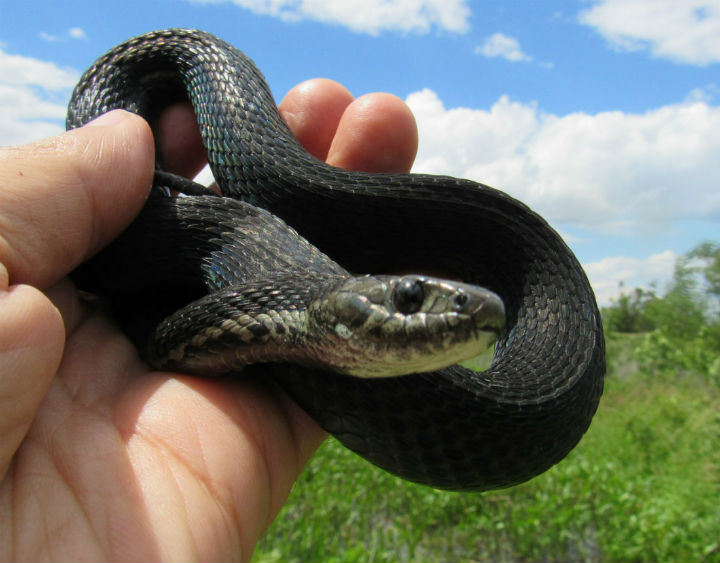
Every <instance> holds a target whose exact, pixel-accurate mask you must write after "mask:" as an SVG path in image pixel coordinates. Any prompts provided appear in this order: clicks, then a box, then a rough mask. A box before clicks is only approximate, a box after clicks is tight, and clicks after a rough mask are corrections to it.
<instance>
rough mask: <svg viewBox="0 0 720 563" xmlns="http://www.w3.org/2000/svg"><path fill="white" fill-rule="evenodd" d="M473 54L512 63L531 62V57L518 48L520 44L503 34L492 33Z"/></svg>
mask: <svg viewBox="0 0 720 563" xmlns="http://www.w3.org/2000/svg"><path fill="white" fill-rule="evenodd" d="M475 53H477V54H479V55H482V56H483V57H487V58H489V59H492V58H496V57H501V58H503V59H506V60H508V61H512V62H514V63H517V62H529V61H531V60H532V57H531V56H529V55H527V54H526V53H524V52H523V50H522V49H521V48H520V42H519V41H518V40H517V39H515V38H514V37H509V36H507V35H505V34H504V33H494V34H493V35H491V36H489V37H487V38H486V39H485V41H484V42H483V44H482V45H480V46H479V47H476V48H475Z"/></svg>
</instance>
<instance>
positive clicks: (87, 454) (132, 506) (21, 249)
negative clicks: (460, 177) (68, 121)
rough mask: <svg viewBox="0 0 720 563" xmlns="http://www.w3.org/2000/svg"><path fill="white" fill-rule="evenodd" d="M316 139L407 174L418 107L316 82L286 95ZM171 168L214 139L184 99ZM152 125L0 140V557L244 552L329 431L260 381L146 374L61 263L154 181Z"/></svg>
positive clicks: (118, 121) (87, 247)
mask: <svg viewBox="0 0 720 563" xmlns="http://www.w3.org/2000/svg"><path fill="white" fill-rule="evenodd" d="M280 108H281V112H282V113H283V116H284V118H285V120H286V121H287V122H288V124H289V125H290V127H291V129H292V130H293V132H294V134H295V135H296V136H297V137H298V138H299V139H300V140H301V141H302V143H303V144H304V145H305V146H307V147H308V149H309V150H310V151H311V152H312V153H313V154H315V155H316V156H318V157H320V158H324V159H326V160H327V161H328V162H329V163H331V164H334V165H336V166H342V167H345V168H351V169H363V170H373V171H388V172H405V171H408V170H409V168H410V166H411V164H412V161H413V159H414V156H415V151H416V148H417V130H416V127H415V121H414V119H413V117H412V114H411V113H410V111H409V109H408V108H407V106H405V104H404V103H403V102H402V101H401V100H400V99H398V98H396V97H393V96H389V95H387V94H370V95H367V96H363V97H360V98H358V99H356V100H353V98H352V96H351V94H350V93H349V92H348V91H347V90H346V89H345V88H343V87H342V86H340V85H339V84H336V83H334V82H331V81H328V80H312V81H309V82H305V83H303V84H300V85H299V86H297V87H296V88H294V89H293V90H292V91H291V92H290V93H288V95H287V96H286V98H285V100H284V101H283V102H282V104H281V105H280ZM157 135H158V144H159V146H160V152H161V153H162V159H163V163H164V165H165V167H166V168H167V169H169V170H171V171H173V172H176V173H180V174H183V175H186V176H191V175H192V174H193V173H194V172H196V171H197V170H199V169H200V167H202V165H203V164H204V152H203V150H202V146H201V144H200V140H199V134H198V132H197V127H196V126H195V124H194V117H193V115H192V111H191V110H190V109H189V108H188V107H186V106H175V107H173V108H170V109H169V110H167V111H166V112H165V113H164V115H163V116H162V119H161V120H160V124H159V127H158V131H157ZM153 161H154V148H153V139H152V134H151V132H150V130H149V127H148V125H147V124H146V123H145V122H144V121H143V120H142V119H140V118H139V117H137V116H134V115H131V114H129V113H126V112H123V111H115V112H111V113H110V114H107V115H106V116H103V117H101V118H99V119H98V120H96V121H95V122H94V123H93V124H92V125H90V126H86V127H83V128H81V129H78V130H75V131H71V132H68V133H64V134H63V135H60V136H58V137H55V138H52V139H46V140H43V141H39V142H37V143H33V144H31V145H27V146H23V147H16V148H0V436H2V437H3V439H2V440H1V441H0V471H1V472H2V482H0V515H1V518H2V521H1V522H0V558H2V559H3V560H9V559H24V560H28V559H31V560H79V559H86V560H87V559H92V560H125V561H130V560H137V559H143V560H161V559H162V560H164V559H183V560H188V559H201V560H219V559H223V560H230V559H232V560H247V559H249V558H250V557H251V555H252V551H253V549H254V546H255V544H256V542H257V541H258V539H259V537H260V536H261V535H262V533H263V532H264V531H265V530H266V529H267V527H268V526H269V524H270V523H271V522H272V520H273V518H274V517H275V515H276V514H277V512H278V511H279V510H280V508H281V507H282V505H283V503H284V502H285V500H286V499H287V496H288V494H289V491H290V488H291V486H292V484H293V482H294V481H295V479H296V478H297V477H298V474H299V473H300V471H301V470H302V468H303V466H304V464H305V462H306V461H307V459H308V458H309V457H310V456H311V455H312V453H313V452H314V451H315V449H316V448H317V446H318V445H319V444H320V442H321V441H322V440H323V439H324V437H325V435H324V433H323V431H322V430H321V429H320V428H319V427H318V426H317V425H316V424H315V423H314V422H313V421H312V420H310V419H309V418H308V417H307V416H306V415H305V414H304V413H303V412H302V411H301V410H300V409H299V408H298V407H297V406H296V405H295V404H294V403H293V402H292V401H291V400H290V399H289V398H287V397H286V396H285V395H284V394H283V392H282V391H280V390H279V389H277V388H275V387H273V386H271V385H269V384H267V383H258V382H254V381H245V380H242V379H237V380H233V381H230V380H215V379H202V378H196V377H188V376H183V375H180V374H174V373H164V372H156V371H152V370H151V369H150V368H149V367H148V366H147V365H145V364H144V363H143V362H141V361H140V359H139V358H138V356H137V353H136V350H135V349H134V348H133V347H132V345H131V344H130V343H129V342H128V340H127V339H126V338H125V337H124V336H123V335H122V333H120V332H119V331H118V330H117V328H116V327H115V326H114V325H113V323H112V320H111V319H109V318H107V317H106V316H104V315H103V314H102V313H100V312H99V311H97V310H90V309H86V308H85V307H84V306H83V305H82V304H81V303H80V301H79V300H78V296H77V293H76V291H75V288H74V286H73V285H72V283H71V282H70V281H69V280H68V279H67V278H66V275H67V274H68V272H70V271H71V270H72V269H73V268H74V267H75V266H76V265H78V264H79V263H81V262H82V261H83V260H85V259H86V258H88V257H89V256H91V255H92V254H93V253H95V252H97V251H98V250H99V249H100V248H102V247H103V246H104V245H106V244H107V243H108V242H109V241H110V240H112V239H113V238H114V237H115V236H117V235H118V234H119V233H120V232H121V231H122V229H123V228H124V227H125V226H127V225H128V224H129V223H130V222H131V221H132V219H133V218H134V216H135V215H136V214H137V213H138V212H139V210H140V208H141V207H142V205H143V203H144V200H145V198H146V196H147V194H148V192H149V190H150V184H151V178H152V168H153Z"/></svg>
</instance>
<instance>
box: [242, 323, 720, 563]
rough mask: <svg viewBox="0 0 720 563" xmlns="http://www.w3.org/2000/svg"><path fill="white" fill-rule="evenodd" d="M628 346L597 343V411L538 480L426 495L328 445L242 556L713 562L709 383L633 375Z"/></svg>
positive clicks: (718, 460)
mask: <svg viewBox="0 0 720 563" xmlns="http://www.w3.org/2000/svg"><path fill="white" fill-rule="evenodd" d="M633 340H634V337H633V335H625V336H611V337H610V338H609V339H608V364H609V366H608V367H609V371H608V376H607V380H606V390H605V394H604V396H603V399H602V401H601V404H600V408H599V411H598V414H597V416H596V418H595V419H594V421H593V423H592V426H591V428H590V430H589V432H588V433H587V435H586V436H585V437H584V439H583V440H582V442H581V443H580V445H579V446H578V447H577V448H576V449H575V451H573V452H572V453H571V454H570V455H569V456H568V458H567V459H565V460H564V461H563V462H561V463H560V464H558V465H557V466H556V467H554V468H552V469H551V470H550V471H548V472H546V473H545V474H543V475H541V476H539V477H537V478H535V479H533V480H532V481H530V482H528V483H525V484H523V485H520V486H517V487H513V488H511V489H506V490H501V491H493V492H488V493H478V494H474V493H473V494H459V493H449V492H443V491H435V490H433V489H430V488H428V487H424V486H419V485H413V484H410V483H406V482H404V481H401V480H399V479H397V478H395V477H392V476H390V475H388V474H386V473H384V472H383V471H380V470H379V469H377V468H375V467H374V466H372V465H370V464H369V463H367V462H365V461H364V460H362V459H361V458H359V457H357V456H355V455H354V454H352V453H350V452H349V451H347V450H345V449H344V448H343V447H342V446H340V445H339V444H338V443H337V442H335V441H333V440H328V441H327V442H326V443H325V444H324V445H323V447H322V448H321V449H320V451H319V452H318V453H317V455H315V457H314V458H313V459H312V460H311V461H310V463H309V465H308V467H307V468H306V470H305V472H304V473H303V475H302V476H301V478H300V480H299V482H298V483H297V484H296V486H295V488H294V490H293V493H292V495H291V498H290V501H289V503H288V504H287V505H286V507H285V508H284V509H283V511H282V512H281V513H280V515H279V516H278V518H277V520H276V521H275V523H274V524H273V525H272V526H271V528H270V529H269V530H268V532H267V534H266V536H265V538H264V540H263V541H262V542H261V543H260V544H259V545H258V547H257V549H256V553H255V556H254V561H626V562H634V561H638V562H640V561H710V562H713V561H717V562H720V494H719V493H720V409H718V405H720V389H718V388H717V386H713V385H711V384H709V383H707V381H706V380H705V379H703V378H700V377H694V376H692V375H689V374H684V375H676V376H675V377H672V378H669V377H667V376H666V375H664V376H662V377H660V376H658V377H653V376H652V375H648V374H642V373H640V372H638V371H637V369H636V365H635V363H634V361H633V357H632V352H631V350H632V349H633V347H634V342H633Z"/></svg>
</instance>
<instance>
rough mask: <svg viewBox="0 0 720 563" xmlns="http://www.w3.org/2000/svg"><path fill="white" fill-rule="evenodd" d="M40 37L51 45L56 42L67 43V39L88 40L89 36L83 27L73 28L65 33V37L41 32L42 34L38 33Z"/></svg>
mask: <svg viewBox="0 0 720 563" xmlns="http://www.w3.org/2000/svg"><path fill="white" fill-rule="evenodd" d="M38 36H39V37H40V39H42V40H44V41H47V42H49V43H55V42H56V41H65V40H66V39H87V34H86V33H85V30H84V29H82V28H81V27H71V28H70V29H68V30H67V32H65V34H64V35H53V34H52V33H47V32H45V31H41V32H40V33H38Z"/></svg>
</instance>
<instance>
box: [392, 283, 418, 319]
mask: <svg viewBox="0 0 720 563" xmlns="http://www.w3.org/2000/svg"><path fill="white" fill-rule="evenodd" d="M424 299H425V290H424V289H423V285H422V282H421V281H420V280H417V279H412V278H410V279H404V280H402V281H401V282H400V283H399V284H397V286H395V292H394V294H393V303H394V304H395V308H396V309H397V310H398V312H399V313H402V314H403V315H412V314H413V313H417V312H418V311H419V310H420V307H422V304H423V300H424Z"/></svg>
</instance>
